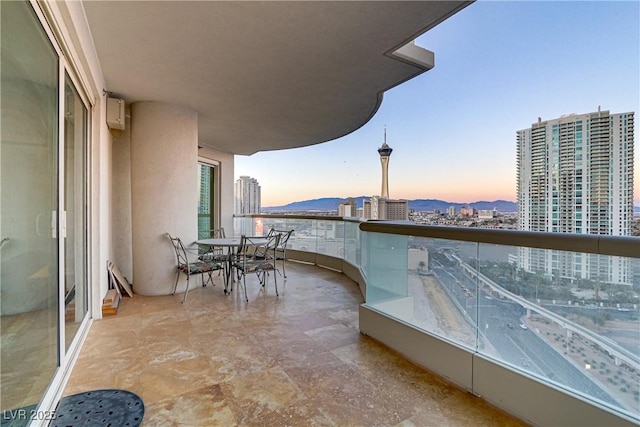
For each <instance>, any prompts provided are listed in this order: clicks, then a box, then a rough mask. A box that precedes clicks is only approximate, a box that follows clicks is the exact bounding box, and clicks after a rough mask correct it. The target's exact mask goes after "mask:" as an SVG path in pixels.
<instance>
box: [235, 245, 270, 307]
mask: <svg viewBox="0 0 640 427" xmlns="http://www.w3.org/2000/svg"><path fill="white" fill-rule="evenodd" d="M279 242H280V235H279V234H275V235H273V236H266V237H265V236H244V235H243V236H242V237H241V238H240V246H239V248H238V251H237V253H236V259H235V261H234V263H233V267H234V268H235V269H236V271H237V272H238V278H240V277H242V284H243V287H244V296H245V299H246V300H247V302H248V301H249V296H248V294H247V280H246V276H247V274H250V273H256V276H257V277H258V281H259V282H260V285H261V286H262V287H263V288H264V287H265V285H266V283H267V279H268V277H269V272H270V271H272V270H275V269H276V264H275V261H276V253H275V251H276V247H277V246H278V243H279ZM273 282H274V286H275V289H276V296H279V295H278V278H277V277H276V275H275V274H274V275H273Z"/></svg>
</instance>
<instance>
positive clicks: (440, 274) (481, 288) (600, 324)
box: [235, 216, 640, 422]
mask: <svg viewBox="0 0 640 427" xmlns="http://www.w3.org/2000/svg"><path fill="white" fill-rule="evenodd" d="M235 225H236V233H238V234H242V233H244V234H253V233H256V234H262V233H264V234H266V233H267V232H268V230H269V229H270V228H271V227H275V228H278V229H293V230H295V233H294V234H293V236H292V238H291V240H290V241H289V242H290V245H289V248H290V249H294V250H296V251H303V252H313V253H316V254H325V255H328V256H330V257H334V258H338V259H341V260H343V261H345V262H347V263H348V264H351V265H352V266H355V267H357V268H358V269H360V271H361V275H362V277H364V279H365V282H366V295H365V300H366V303H365V304H364V306H366V307H370V308H372V309H374V310H376V311H377V312H380V313H383V314H384V315H385V316H388V317H390V318H393V319H396V320H397V321H398V322H400V323H402V324H405V325H410V326H411V327H412V328H415V329H417V330H420V331H423V332H424V333H425V334H428V335H429V336H434V337H437V338H438V339H440V340H442V341H446V342H449V343H452V344H453V345H454V346H456V347H458V348H462V349H466V351H468V352H469V353H471V354H477V355H481V356H482V357H484V358H486V359H489V360H492V361H494V362H495V363H496V364H498V365H500V366H504V367H506V369H508V370H510V371H514V372H520V373H522V375H524V376H526V377H530V378H534V379H535V380H536V381H538V382H541V383H544V384H547V385H549V386H550V387H552V388H553V389H555V390H562V391H563V392H565V393H567V394H570V395H573V396H577V397H578V398H579V399H581V400H582V401H588V402H590V403H591V404H592V405H595V406H597V407H599V408H604V410H605V411H608V412H611V413H614V414H617V415H620V416H622V417H623V418H625V419H627V420H632V421H634V422H638V421H640V320H639V319H640V317H639V313H640V311H639V307H640V301H639V299H640V298H639V296H640V292H638V291H639V290H640V239H638V238H634V237H628V238H623V237H610V236H585V235H569V234H549V233H530V232H519V231H504V230H479V229H462V228H454V227H427V226H417V225H413V224H394V223H385V222H366V223H362V222H360V221H357V220H351V219H343V218H339V217H335V218H334V217H331V218H327V217H298V216H296V217H288V216H252V217H238V218H236V222H235Z"/></svg>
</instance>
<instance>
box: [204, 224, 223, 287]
mask: <svg viewBox="0 0 640 427" xmlns="http://www.w3.org/2000/svg"><path fill="white" fill-rule="evenodd" d="M208 234H209V235H208V236H202V237H201V238H202V239H206V238H207V237H209V238H213V239H224V238H225V237H226V236H225V234H224V228H222V227H220V228H214V229H212V230H209V233H208ZM199 254H200V255H199V256H198V259H199V260H200V261H205V262H218V263H221V264H222V265H223V267H224V273H225V275H226V273H227V272H226V268H227V261H228V259H229V255H228V254H225V253H224V249H223V248H221V247H215V246H209V247H208V248H206V249H205V250H201V249H199ZM219 275H220V271H218V276H219Z"/></svg>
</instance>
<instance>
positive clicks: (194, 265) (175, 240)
mask: <svg viewBox="0 0 640 427" xmlns="http://www.w3.org/2000/svg"><path fill="white" fill-rule="evenodd" d="M166 236H167V237H168V238H169V240H170V241H171V246H172V247H173V250H174V252H175V254H176V282H175V284H174V285H173V292H172V293H171V295H175V294H176V289H177V288H178V279H179V278H180V273H184V274H185V275H186V276H187V288H186V289H185V291H184V297H183V298H182V303H183V304H184V302H185V301H186V300H187V294H188V293H189V278H190V277H191V276H193V275H195V274H199V275H200V277H201V280H202V286H203V287H204V286H207V282H205V281H204V274H205V273H208V274H209V279H210V280H211V282H212V283H213V278H212V277H211V273H212V272H213V271H216V270H220V269H222V268H224V267H223V265H222V264H221V263H218V262H214V261H202V260H190V259H189V254H192V258H197V256H198V253H197V252H195V251H193V252H192V251H188V250H187V249H186V248H185V246H184V244H183V243H182V240H180V238H179V237H172V236H171V234H169V233H166Z"/></svg>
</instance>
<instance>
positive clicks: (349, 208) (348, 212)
mask: <svg viewBox="0 0 640 427" xmlns="http://www.w3.org/2000/svg"><path fill="white" fill-rule="evenodd" d="M338 216H347V217H353V216H357V209H356V201H355V200H353V199H351V198H349V199H347V200H346V201H345V202H343V203H339V204H338Z"/></svg>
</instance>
